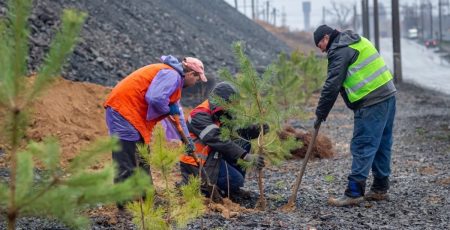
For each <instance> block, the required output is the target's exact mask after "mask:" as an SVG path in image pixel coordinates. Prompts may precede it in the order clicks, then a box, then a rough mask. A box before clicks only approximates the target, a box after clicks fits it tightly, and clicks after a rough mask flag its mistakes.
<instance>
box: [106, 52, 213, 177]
mask: <svg viewBox="0 0 450 230" xmlns="http://www.w3.org/2000/svg"><path fill="white" fill-rule="evenodd" d="M161 62H162V63H157V64H150V65H147V66H144V67H142V68H140V69H138V70H136V71H134V72H133V73H131V74H130V75H129V76H127V77H126V78H124V79H123V80H122V81H120V82H119V83H118V84H117V85H116V86H115V87H114V88H113V90H112V91H111V93H110V94H109V96H108V98H107V100H106V102H105V103H104V108H105V109H106V124H107V126H108V130H109V133H110V135H114V136H117V137H118V138H119V142H120V147H121V148H120V150H119V151H113V153H112V158H113V161H114V162H116V163H117V165H118V173H117V175H116V176H115V178H114V182H115V183H117V182H120V181H123V180H125V179H126V178H128V177H130V176H131V175H132V174H133V172H134V170H135V168H136V167H137V166H138V164H139V166H140V167H142V168H143V169H144V170H145V171H146V172H150V169H149V166H147V165H145V164H143V162H142V159H140V158H139V157H138V155H137V154H136V148H137V144H138V143H145V144H149V143H150V140H151V135H152V130H153V127H154V126H155V125H156V123H157V122H158V121H160V120H162V119H164V118H165V117H167V116H168V115H180V114H182V112H181V111H180V109H179V100H180V98H181V91H182V89H183V88H186V87H190V86H193V85H195V83H197V82H198V81H202V82H206V81H207V79H206V76H205V74H204V67H203V63H202V62H201V61H200V60H199V59H197V58H192V57H186V58H184V59H183V61H181V62H180V61H179V60H178V59H177V58H175V57H173V56H171V55H169V56H162V57H161ZM181 124H182V127H183V129H184V132H185V133H186V134H187V135H188V134H189V131H188V129H187V127H186V122H185V121H184V119H182V120H181ZM188 148H190V149H193V146H190V145H188ZM188 151H193V150H188Z"/></svg>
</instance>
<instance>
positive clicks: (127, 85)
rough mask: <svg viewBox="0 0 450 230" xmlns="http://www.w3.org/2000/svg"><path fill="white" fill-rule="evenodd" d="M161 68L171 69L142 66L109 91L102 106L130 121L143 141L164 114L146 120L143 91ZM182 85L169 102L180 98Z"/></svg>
mask: <svg viewBox="0 0 450 230" xmlns="http://www.w3.org/2000/svg"><path fill="white" fill-rule="evenodd" d="M162 69H173V68H172V67H171V66H169V65H166V64H162V63H159V64H151V65H147V66H144V67H142V68H140V69H138V70H136V71H134V72H133V73H131V74H130V75H128V76H127V77H126V78H124V79H123V80H122V81H120V82H119V83H118V84H117V85H116V87H114V89H113V90H112V91H111V93H110V94H109V96H108V99H107V100H106V102H105V103H104V105H103V106H104V107H105V108H106V107H111V108H112V109H114V110H115V111H117V112H118V113H119V114H120V115H122V116H123V117H124V118H125V119H126V120H127V121H128V122H130V123H131V124H132V125H133V126H134V127H135V128H136V129H137V130H138V131H139V133H140V134H141V136H142V138H143V139H144V142H145V143H147V144H148V143H150V140H151V133H152V130H153V127H154V126H155V125H156V123H157V122H158V121H160V120H161V119H163V118H164V117H165V116H161V117H158V118H156V119H153V120H147V110H148V104H147V101H146V100H145V93H146V92H147V90H148V88H149V87H150V85H151V83H152V81H153V78H154V77H155V76H156V75H157V74H158V72H159V71H160V70H162ZM181 90H182V86H180V87H178V88H177V89H176V90H175V91H174V92H173V94H172V95H171V96H170V99H169V100H170V103H171V104H172V103H176V102H177V101H179V100H180V98H181Z"/></svg>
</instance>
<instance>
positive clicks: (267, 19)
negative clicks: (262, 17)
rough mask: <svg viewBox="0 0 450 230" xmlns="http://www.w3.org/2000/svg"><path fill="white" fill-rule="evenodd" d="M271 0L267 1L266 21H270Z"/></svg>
mask: <svg viewBox="0 0 450 230" xmlns="http://www.w3.org/2000/svg"><path fill="white" fill-rule="evenodd" d="M269 6H270V5H269V1H266V22H267V23H269V13H270V12H269Z"/></svg>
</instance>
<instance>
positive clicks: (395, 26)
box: [391, 0, 403, 83]
mask: <svg viewBox="0 0 450 230" xmlns="http://www.w3.org/2000/svg"><path fill="white" fill-rule="evenodd" d="M391 5H392V10H391V11H392V46H393V51H394V55H393V59H394V82H395V83H401V82H402V79H403V77H402V55H401V48H400V14H399V4H398V0H392V3H391Z"/></svg>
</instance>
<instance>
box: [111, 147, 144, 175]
mask: <svg viewBox="0 0 450 230" xmlns="http://www.w3.org/2000/svg"><path fill="white" fill-rule="evenodd" d="M142 143H143V141H142V140H139V141H126V140H119V144H120V150H119V151H113V152H112V159H113V161H114V162H115V163H116V164H117V174H116V176H115V177H114V183H118V182H121V181H124V180H125V179H127V178H128V177H130V176H131V175H133V173H134V171H135V170H136V168H137V167H138V165H139V167H141V168H142V169H143V170H144V171H145V172H147V173H149V175H150V166H149V165H148V164H147V163H145V162H144V160H143V159H142V158H141V157H140V156H139V154H138V153H137V145H138V144H142ZM150 176H151V175H150Z"/></svg>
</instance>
